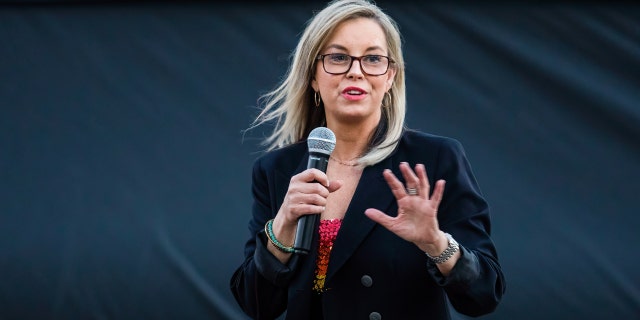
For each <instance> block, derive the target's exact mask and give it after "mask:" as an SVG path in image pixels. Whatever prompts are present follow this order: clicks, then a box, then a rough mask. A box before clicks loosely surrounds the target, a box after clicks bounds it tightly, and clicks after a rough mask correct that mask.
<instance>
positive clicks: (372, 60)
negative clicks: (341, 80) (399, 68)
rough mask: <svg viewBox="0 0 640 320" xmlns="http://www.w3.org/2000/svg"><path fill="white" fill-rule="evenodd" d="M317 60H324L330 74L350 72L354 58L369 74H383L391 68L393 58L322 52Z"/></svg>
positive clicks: (325, 67)
mask: <svg viewBox="0 0 640 320" xmlns="http://www.w3.org/2000/svg"><path fill="white" fill-rule="evenodd" d="M316 59H317V60H322V68H323V69H324V71H325V72H326V73H329V74H344V73H347V72H349V70H350V69H351V66H352V65H353V61H354V60H358V62H360V70H362V73H364V74H366V75H369V76H381V75H383V74H385V73H387V71H388V70H389V65H390V64H391V63H393V60H391V58H389V57H387V56H383V55H378V54H368V55H365V56H360V57H354V56H350V55H348V54H344V53H328V54H321V55H319V56H318V57H317V58H316Z"/></svg>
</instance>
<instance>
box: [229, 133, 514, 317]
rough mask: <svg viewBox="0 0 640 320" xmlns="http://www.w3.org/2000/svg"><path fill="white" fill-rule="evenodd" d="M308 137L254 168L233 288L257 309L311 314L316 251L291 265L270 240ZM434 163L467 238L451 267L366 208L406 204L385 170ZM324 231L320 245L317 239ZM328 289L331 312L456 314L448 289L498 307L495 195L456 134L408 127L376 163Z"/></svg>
mask: <svg viewBox="0 0 640 320" xmlns="http://www.w3.org/2000/svg"><path fill="white" fill-rule="evenodd" d="M307 159H308V152H307V145H306V143H304V142H301V143H296V144H293V145H290V146H287V147H284V148H282V149H279V150H275V151H272V152H269V153H267V154H266V155H264V156H262V157H260V158H259V159H258V160H256V162H255V164H254V168H253V187H252V190H253V197H254V202H253V212H252V214H253V216H252V219H251V221H250V222H249V231H250V233H251V237H250V239H249V240H248V241H247V243H246V245H245V261H244V263H243V264H242V266H240V267H239V268H238V269H237V270H236V271H235V273H234V274H233V276H232V278H231V291H232V292H233V295H234V297H235V298H236V300H237V302H238V303H239V305H240V307H241V308H242V309H243V310H244V311H245V312H246V313H247V314H248V315H249V316H251V317H252V318H254V319H273V318H276V317H278V316H279V315H281V314H282V313H283V312H284V311H285V310H286V312H287V313H286V314H287V316H286V318H287V319H296V320H298V319H311V318H312V316H311V314H310V312H311V311H310V310H312V308H311V304H312V295H314V294H315V293H313V291H312V290H311V288H312V281H313V278H314V271H315V263H316V251H314V250H312V253H310V254H309V255H308V256H297V255H294V256H293V257H292V259H291V260H290V261H289V263H288V264H287V265H283V264H282V263H280V262H279V261H278V260H277V259H276V258H275V257H274V256H273V255H272V254H271V253H270V252H269V251H268V250H267V249H266V240H265V239H266V237H265V236H264V225H265V223H266V222H267V221H268V220H269V219H271V218H273V217H274V216H275V215H276V213H277V212H278V209H279V208H280V205H281V204H282V201H283V199H284V196H285V194H286V192H287V189H288V186H289V181H290V179H291V177H292V176H293V175H295V174H297V173H299V172H301V171H304V170H305V169H306V165H307ZM403 161H405V162H408V163H409V164H410V165H411V166H412V167H413V166H414V165H415V164H416V163H423V164H424V165H425V166H426V169H427V174H428V177H429V182H430V183H431V184H432V185H433V184H434V182H435V181H437V180H439V179H444V180H446V182H447V183H446V185H445V191H444V196H443V199H442V202H441V204H440V207H439V209H438V220H439V224H440V228H441V229H442V230H443V231H445V232H448V233H450V234H451V235H452V236H453V238H454V239H456V240H457V241H458V242H459V243H460V246H461V251H462V257H461V259H460V260H459V261H458V262H457V263H456V265H455V267H454V269H453V270H452V272H451V274H450V275H449V276H448V277H446V278H445V277H443V276H442V274H440V272H439V271H438V269H437V267H436V266H435V264H433V263H432V262H431V261H430V260H429V259H428V258H427V257H426V255H425V253H424V252H422V251H420V249H419V248H418V247H417V246H415V245H414V244H412V243H410V242H407V241H405V240H402V239H401V238H399V237H398V236H396V235H394V234H393V233H391V232H390V231H388V230H386V229H385V228H384V227H382V226H380V225H378V224H376V223H374V222H373V221H372V220H370V219H369V218H367V216H365V215H364V211H365V210H366V209H367V208H377V209H380V210H382V211H383V212H386V213H387V214H389V215H393V216H395V215H396V214H397V203H396V200H395V198H394V197H393V195H392V193H391V191H390V188H389V186H388V185H387V183H386V181H385V180H384V178H383V176H382V171H383V170H384V169H387V168H388V169H391V170H392V171H393V172H394V174H395V175H396V176H397V177H399V178H400V179H402V175H401V173H400V172H399V169H398V165H399V164H400V162H403ZM317 245H318V236H317V235H316V236H315V239H314V243H313V247H312V248H317ZM325 288H326V291H325V292H324V293H323V294H322V296H321V298H320V301H321V302H320V305H321V308H322V311H323V314H324V317H325V319H331V320H334V319H348V320H354V319H380V318H382V319H450V315H449V310H448V307H447V297H448V299H449V301H450V302H451V304H452V305H453V306H454V308H456V310H458V311H459V312H461V313H463V314H466V315H471V316H477V315H482V314H486V313H489V312H492V311H493V310H494V309H495V308H496V306H497V304H498V303H499V301H500V299H501V297H502V294H503V292H504V290H505V282H504V277H503V274H502V271H501V268H500V265H499V263H498V257H497V253H496V249H495V247H494V244H493V242H492V240H491V239H490V218H489V209H488V205H487V203H486V202H485V200H484V199H483V197H482V195H481V193H480V189H479V188H478V185H477V183H476V180H475V178H474V176H473V173H472V171H471V167H470V165H469V163H468V161H467V159H466V157H465V154H464V150H463V148H462V146H461V144H460V143H459V142H458V141H456V140H453V139H450V138H445V137H439V136H434V135H429V134H425V133H420V132H416V131H405V133H404V134H403V136H402V138H401V141H400V143H399V144H398V147H397V148H396V150H395V151H394V152H393V154H392V155H391V156H390V157H388V158H387V159H385V160H383V161H381V162H380V163H378V164H376V165H374V166H369V167H366V168H365V169H364V171H363V173H362V176H361V178H360V182H359V184H358V187H357V189H356V191H355V194H354V196H353V199H352V201H351V203H350V204H349V208H348V209H347V213H346V215H345V217H344V220H343V222H342V226H341V228H340V231H339V232H338V235H337V238H336V240H335V243H334V245H333V249H332V251H331V256H330V259H329V266H328V270H327V275H326V279H325Z"/></svg>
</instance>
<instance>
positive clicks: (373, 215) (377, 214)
mask: <svg viewBox="0 0 640 320" xmlns="http://www.w3.org/2000/svg"><path fill="white" fill-rule="evenodd" d="M364 214H365V215H366V216H367V217H369V219H371V220H373V221H374V222H377V223H379V224H380V225H382V226H383V227H385V228H387V229H389V227H391V225H392V224H393V218H392V217H390V216H388V215H386V214H385V213H384V212H382V211H380V210H378V209H374V208H369V209H367V210H365V211H364Z"/></svg>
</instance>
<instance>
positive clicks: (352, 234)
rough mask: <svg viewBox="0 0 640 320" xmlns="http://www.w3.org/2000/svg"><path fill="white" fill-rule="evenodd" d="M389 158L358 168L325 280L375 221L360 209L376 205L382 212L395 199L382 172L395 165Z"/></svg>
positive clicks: (371, 227) (358, 243)
mask: <svg viewBox="0 0 640 320" xmlns="http://www.w3.org/2000/svg"><path fill="white" fill-rule="evenodd" d="M393 158H394V157H390V158H387V159H385V160H384V161H382V162H380V163H378V164H376V165H374V166H371V167H367V168H365V169H364V171H363V172H362V176H361V177H360V182H359V183H358V186H357V188H356V191H355V193H354V195H353V199H352V200H351V203H350V204H349V207H348V209H347V214H346V215H345V217H344V220H343V221H342V226H341V227H340V231H338V236H337V237H336V240H335V243H334V245H333V249H332V251H331V258H330V259H329V266H328V270H327V278H326V280H329V279H330V278H331V277H332V276H333V275H334V274H335V273H336V271H337V270H338V269H340V267H342V265H344V263H345V262H346V261H347V259H349V257H350V256H351V255H352V254H353V252H354V251H355V250H356V249H357V248H358V246H359V245H360V243H361V242H362V241H363V240H364V238H365V237H366V236H367V234H368V233H369V232H370V231H371V229H373V227H374V226H375V224H376V223H375V222H373V220H371V219H369V218H368V217H367V216H366V215H365V214H364V211H365V210H366V209H368V208H376V209H379V210H381V211H383V212H386V211H387V209H388V208H389V206H390V205H391V204H393V202H394V201H395V198H394V197H393V194H392V193H391V189H390V188H389V185H388V184H387V182H386V181H385V180H384V177H383V176H382V171H383V170H384V169H393V166H397V165H396V164H395V163H394V161H393V160H392V159H393ZM393 171H395V170H393ZM394 173H395V172H394ZM387 213H388V212H387Z"/></svg>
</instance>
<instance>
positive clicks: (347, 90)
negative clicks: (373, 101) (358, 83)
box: [342, 87, 367, 95]
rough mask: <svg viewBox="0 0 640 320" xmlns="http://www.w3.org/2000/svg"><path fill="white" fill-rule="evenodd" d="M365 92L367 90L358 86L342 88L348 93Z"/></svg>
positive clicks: (357, 93)
mask: <svg viewBox="0 0 640 320" xmlns="http://www.w3.org/2000/svg"><path fill="white" fill-rule="evenodd" d="M365 93H367V92H366V91H364V90H363V89H360V88H358V87H347V88H345V89H344V90H342V94H347V95H363V94H365Z"/></svg>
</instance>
